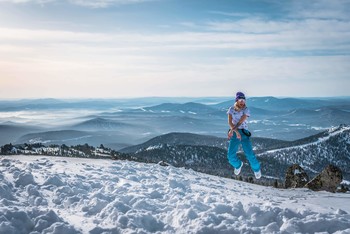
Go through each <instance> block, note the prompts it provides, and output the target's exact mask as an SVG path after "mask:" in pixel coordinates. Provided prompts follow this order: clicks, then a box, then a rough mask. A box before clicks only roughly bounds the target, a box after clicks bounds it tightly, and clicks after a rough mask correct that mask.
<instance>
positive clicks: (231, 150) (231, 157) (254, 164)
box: [227, 129, 260, 172]
mask: <svg viewBox="0 0 350 234" xmlns="http://www.w3.org/2000/svg"><path fill="white" fill-rule="evenodd" d="M238 131H239V133H240V134H241V140H239V139H237V136H236V133H233V136H232V137H231V139H230V144H229V146H228V151H227V158H228V161H229V163H230V164H231V165H232V166H233V167H234V168H239V167H240V166H241V164H242V161H241V160H240V159H239V158H238V157H237V150H238V147H239V145H240V144H242V148H243V151H244V154H245V156H246V158H247V159H248V161H249V164H250V167H251V168H252V170H253V171H254V172H256V171H259V170H260V163H259V161H258V159H257V158H256V156H255V154H254V151H253V147H252V143H251V142H250V139H249V137H248V136H246V135H245V134H244V133H243V131H242V130H241V129H238Z"/></svg>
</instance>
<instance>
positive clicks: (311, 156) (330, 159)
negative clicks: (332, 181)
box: [258, 125, 350, 180]
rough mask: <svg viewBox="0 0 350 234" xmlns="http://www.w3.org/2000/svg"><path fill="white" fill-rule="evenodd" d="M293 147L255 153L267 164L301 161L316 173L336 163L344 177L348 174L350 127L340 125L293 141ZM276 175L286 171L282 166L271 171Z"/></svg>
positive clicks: (298, 162) (304, 166)
mask: <svg viewBox="0 0 350 234" xmlns="http://www.w3.org/2000/svg"><path fill="white" fill-rule="evenodd" d="M293 144H294V145H293V146H290V147H287V148H281V149H276V150H270V151H266V152H263V153H260V154H258V157H260V158H262V159H264V160H265V161H267V162H268V163H269V165H268V166H270V167H271V166H272V167H275V165H292V164H294V163H297V164H300V165H301V166H302V167H303V168H304V169H306V170H307V171H308V172H309V173H311V174H313V175H314V174H315V173H316V172H320V171H321V170H323V169H324V168H325V167H326V166H327V165H328V164H334V165H336V166H338V167H339V168H340V169H341V170H342V173H343V176H344V178H345V179H346V180H349V177H350V169H349V168H350V167H349V165H350V126H347V125H341V126H339V127H337V128H332V129H329V130H328V131H325V132H322V133H320V134H317V135H315V136H311V137H309V138H305V139H302V140H298V141H295V142H294V143H293ZM270 171H273V172H274V173H275V175H281V174H282V173H285V168H283V167H278V168H277V169H276V170H270Z"/></svg>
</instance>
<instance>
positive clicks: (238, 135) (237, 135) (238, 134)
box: [234, 130, 242, 140]
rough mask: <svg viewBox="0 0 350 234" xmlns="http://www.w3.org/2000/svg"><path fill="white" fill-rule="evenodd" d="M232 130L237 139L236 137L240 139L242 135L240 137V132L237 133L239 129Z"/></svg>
mask: <svg viewBox="0 0 350 234" xmlns="http://www.w3.org/2000/svg"><path fill="white" fill-rule="evenodd" d="M234 131H235V133H236V137H237V139H238V140H241V139H242V137H241V134H240V133H239V131H238V130H234Z"/></svg>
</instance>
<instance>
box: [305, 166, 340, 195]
mask: <svg viewBox="0 0 350 234" xmlns="http://www.w3.org/2000/svg"><path fill="white" fill-rule="evenodd" d="M342 180H343V175H342V172H341V170H340V169H339V168H338V167H336V166H334V165H328V166H327V167H326V168H325V169H324V170H323V171H322V172H321V173H320V174H319V175H317V176H316V177H315V178H314V179H312V180H311V181H310V182H309V183H307V184H306V185H305V187H306V188H309V189H311V190H314V191H320V190H325V191H328V192H333V193H334V192H335V191H336V190H337V187H338V186H339V184H340V182H341V181H342Z"/></svg>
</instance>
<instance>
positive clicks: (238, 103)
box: [237, 99, 245, 108]
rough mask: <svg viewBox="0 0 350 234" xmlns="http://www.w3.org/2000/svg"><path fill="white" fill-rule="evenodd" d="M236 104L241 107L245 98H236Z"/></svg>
mask: <svg viewBox="0 0 350 234" xmlns="http://www.w3.org/2000/svg"><path fill="white" fill-rule="evenodd" d="M237 105H238V106H239V107H240V108H242V107H244V106H245V99H238V101H237Z"/></svg>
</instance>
